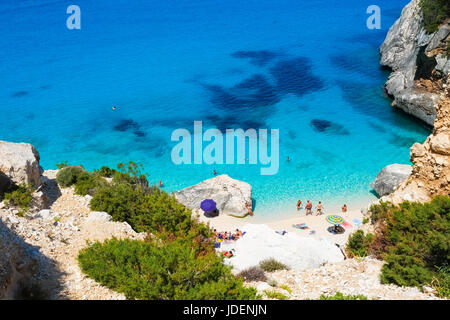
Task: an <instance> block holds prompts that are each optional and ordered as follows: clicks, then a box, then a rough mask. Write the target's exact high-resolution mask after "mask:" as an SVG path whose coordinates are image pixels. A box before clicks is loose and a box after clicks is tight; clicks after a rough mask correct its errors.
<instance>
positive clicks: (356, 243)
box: [346, 230, 373, 257]
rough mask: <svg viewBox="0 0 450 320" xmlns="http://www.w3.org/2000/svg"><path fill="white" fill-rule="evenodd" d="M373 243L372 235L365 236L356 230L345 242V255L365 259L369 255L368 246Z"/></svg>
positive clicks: (362, 232)
mask: <svg viewBox="0 0 450 320" xmlns="http://www.w3.org/2000/svg"><path fill="white" fill-rule="evenodd" d="M372 241H373V234H370V233H369V234H368V235H365V234H364V231H362V230H358V231H356V232H355V233H353V234H352V235H350V237H349V238H348V241H347V247H346V249H347V254H348V255H349V256H350V257H365V256H367V255H368V254H369V249H370V245H371V243H372Z"/></svg>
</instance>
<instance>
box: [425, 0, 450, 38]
mask: <svg viewBox="0 0 450 320" xmlns="http://www.w3.org/2000/svg"><path fill="white" fill-rule="evenodd" d="M420 8H421V9H422V12H423V22H424V27H425V30H426V31H427V32H428V33H432V32H435V31H437V30H438V28H439V26H440V25H441V24H442V23H443V22H444V21H445V20H446V19H447V18H450V2H449V1H448V0H420Z"/></svg>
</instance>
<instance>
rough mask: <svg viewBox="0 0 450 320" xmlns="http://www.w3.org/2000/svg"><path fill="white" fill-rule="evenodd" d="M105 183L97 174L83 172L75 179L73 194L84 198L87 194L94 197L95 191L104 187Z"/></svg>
mask: <svg viewBox="0 0 450 320" xmlns="http://www.w3.org/2000/svg"><path fill="white" fill-rule="evenodd" d="M106 185H107V182H106V180H105V179H103V178H102V177H101V176H99V175H98V174H97V173H90V172H87V171H85V172H83V173H81V174H80V175H79V176H78V177H77V182H76V183H75V194H78V195H81V196H85V195H87V194H90V195H94V194H95V193H96V192H97V190H98V189H99V188H100V187H102V186H106Z"/></svg>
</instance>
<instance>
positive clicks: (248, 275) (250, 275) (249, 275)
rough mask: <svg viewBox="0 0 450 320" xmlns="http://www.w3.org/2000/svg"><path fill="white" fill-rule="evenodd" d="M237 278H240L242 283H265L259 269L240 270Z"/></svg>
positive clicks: (261, 270) (264, 275)
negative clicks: (242, 280)
mask: <svg viewBox="0 0 450 320" xmlns="http://www.w3.org/2000/svg"><path fill="white" fill-rule="evenodd" d="M238 276H239V277H242V278H243V279H244V281H266V280H267V277H266V274H265V273H264V270H263V269H261V268H260V267H256V266H255V267H250V268H247V269H245V270H242V271H241V272H240V273H239V274H238Z"/></svg>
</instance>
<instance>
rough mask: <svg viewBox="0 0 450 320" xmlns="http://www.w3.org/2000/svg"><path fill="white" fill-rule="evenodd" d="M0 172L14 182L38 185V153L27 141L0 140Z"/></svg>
mask: <svg viewBox="0 0 450 320" xmlns="http://www.w3.org/2000/svg"><path fill="white" fill-rule="evenodd" d="M0 173H1V174H3V175H5V176H7V177H9V179H11V180H12V182H14V183H15V184H22V183H24V184H32V185H34V186H39V185H40V175H41V173H40V168H39V153H38V152H37V151H36V149H35V148H34V147H33V146H32V145H31V144H29V143H12V142H6V141H0Z"/></svg>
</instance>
